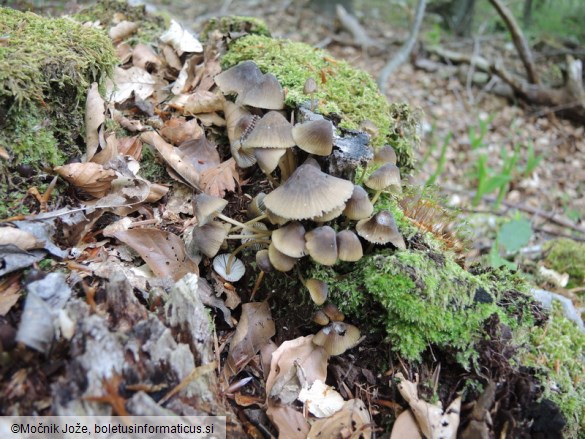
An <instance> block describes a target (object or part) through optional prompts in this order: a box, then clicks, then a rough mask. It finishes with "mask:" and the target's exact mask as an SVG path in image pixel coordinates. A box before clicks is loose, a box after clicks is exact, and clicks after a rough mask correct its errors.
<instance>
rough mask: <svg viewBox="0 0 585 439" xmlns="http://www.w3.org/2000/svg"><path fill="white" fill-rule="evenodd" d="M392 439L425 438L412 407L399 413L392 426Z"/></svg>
mask: <svg viewBox="0 0 585 439" xmlns="http://www.w3.org/2000/svg"><path fill="white" fill-rule="evenodd" d="M390 439H423V437H422V436H421V434H420V431H419V429H418V424H417V422H416V419H414V415H413V414H412V412H411V411H410V409H409V410H404V411H403V412H402V413H400V415H398V417H397V418H396V421H395V422H394V425H393V426H392V433H391V434H390Z"/></svg>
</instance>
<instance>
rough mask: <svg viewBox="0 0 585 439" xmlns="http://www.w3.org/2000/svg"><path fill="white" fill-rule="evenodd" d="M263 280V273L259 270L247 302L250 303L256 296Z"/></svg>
mask: <svg viewBox="0 0 585 439" xmlns="http://www.w3.org/2000/svg"><path fill="white" fill-rule="evenodd" d="M263 279H264V272H263V271H262V270H260V274H259V275H258V278H257V279H256V283H255V284H254V289H253V290H252V294H250V300H249V301H250V302H251V301H252V300H254V296H255V295H256V292H257V291H258V289H259V288H260V284H262V280H263Z"/></svg>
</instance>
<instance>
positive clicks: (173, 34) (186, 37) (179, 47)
mask: <svg viewBox="0 0 585 439" xmlns="http://www.w3.org/2000/svg"><path fill="white" fill-rule="evenodd" d="M160 40H161V41H162V42H163V43H168V44H170V45H171V46H173V47H174V49H175V50H176V51H177V52H178V54H179V56H181V55H182V54H183V52H190V53H193V52H197V53H198V52H203V46H202V45H201V43H200V42H199V40H198V39H197V38H195V37H194V36H193V35H192V34H191V33H190V32H189V31H187V30H186V29H184V28H183V26H181V25H180V24H179V23H178V22H176V21H175V20H171V26H170V27H169V30H167V31H166V32H165V33H164V34H162V35H161V36H160Z"/></svg>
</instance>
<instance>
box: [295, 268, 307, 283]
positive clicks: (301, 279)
mask: <svg viewBox="0 0 585 439" xmlns="http://www.w3.org/2000/svg"><path fill="white" fill-rule="evenodd" d="M295 269H296V271H297V276H298V277H299V280H300V281H301V284H303V286H307V281H306V280H305V278H304V277H303V275H302V274H301V269H300V268H299V266H298V265H296V266H295Z"/></svg>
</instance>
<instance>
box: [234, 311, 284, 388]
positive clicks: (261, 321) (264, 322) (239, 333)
mask: <svg viewBox="0 0 585 439" xmlns="http://www.w3.org/2000/svg"><path fill="white" fill-rule="evenodd" d="M274 334H276V329H275V327H274V320H272V314H270V308H269V306H268V303H266V302H252V303H245V304H243V305H242V316H241V317H240V321H239V322H238V326H237V327H236V332H235V334H234V337H233V338H232V340H231V342H230V350H229V353H228V357H227V359H226V362H225V366H224V368H223V376H224V381H225V384H226V386H227V384H228V383H229V380H230V378H231V377H233V376H234V375H235V374H237V373H238V372H239V371H240V370H242V368H243V367H244V366H245V365H246V364H248V362H249V361H250V360H251V359H252V358H253V357H254V356H255V355H256V354H257V353H258V351H259V350H260V348H261V347H262V346H263V345H264V344H266V343H268V341H269V340H270V338H271V337H273V336H274Z"/></svg>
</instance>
